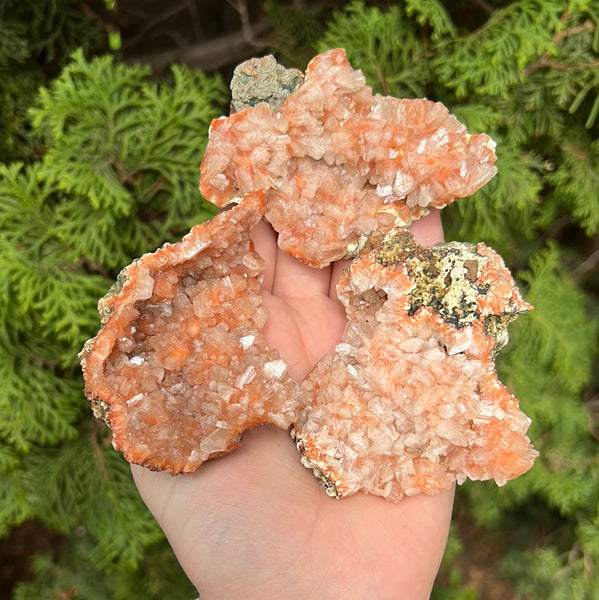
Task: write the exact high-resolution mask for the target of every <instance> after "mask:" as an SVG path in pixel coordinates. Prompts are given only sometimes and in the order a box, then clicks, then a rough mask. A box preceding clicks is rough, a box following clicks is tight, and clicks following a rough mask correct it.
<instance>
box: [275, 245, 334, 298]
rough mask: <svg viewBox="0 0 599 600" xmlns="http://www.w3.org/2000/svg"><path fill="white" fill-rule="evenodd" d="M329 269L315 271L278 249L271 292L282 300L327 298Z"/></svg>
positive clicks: (329, 280) (329, 278) (329, 282)
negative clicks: (309, 297)
mask: <svg viewBox="0 0 599 600" xmlns="http://www.w3.org/2000/svg"><path fill="white" fill-rule="evenodd" d="M330 285H331V268H330V267H325V268H324V269H315V268H313V267H309V266H307V265H305V264H303V263H302V262H300V261H299V260H297V259H296V258H294V257H293V256H291V255H289V254H287V253H286V252H283V251H282V250H280V249H279V251H278V252H277V258H276V270H275V275H274V282H273V286H272V292H273V294H275V295H276V296H280V297H284V298H298V297H305V296H315V295H318V296H328V294H329V289H330Z"/></svg>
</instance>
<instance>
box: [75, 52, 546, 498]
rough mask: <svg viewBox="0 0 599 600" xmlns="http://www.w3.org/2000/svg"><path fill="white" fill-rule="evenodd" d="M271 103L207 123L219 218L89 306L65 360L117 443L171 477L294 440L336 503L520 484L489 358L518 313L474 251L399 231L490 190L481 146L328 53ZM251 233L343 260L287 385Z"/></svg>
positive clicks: (495, 272) (524, 454)
mask: <svg viewBox="0 0 599 600" xmlns="http://www.w3.org/2000/svg"><path fill="white" fill-rule="evenodd" d="M271 62H272V61H271ZM257 64H258V66H260V65H270V66H269V67H268V68H269V69H271V71H269V74H270V73H272V72H276V69H278V67H277V66H275V67H273V65H271V64H270V62H269V61H261V62H260V63H257ZM252 68H253V67H252ZM251 71H252V69H247V70H246V72H245V73H246V75H247V73H249V72H251ZM288 75H289V77H286V81H287V80H290V79H293V80H295V79H297V78H298V77H297V75H296V73H291V74H288ZM269 76H270V75H269ZM285 85H287V83H286V84H285ZM271 92H272V90H268V91H267V92H266V95H268V96H269V97H270V96H272V97H273V98H274V97H276V98H277V103H276V106H275V105H274V103H273V106H272V107H271V106H270V105H269V104H267V103H265V102H259V103H258V104H256V106H250V107H248V108H242V109H241V110H240V111H239V112H237V113H235V114H233V115H232V116H230V117H228V118H223V119H218V120H215V121H214V122H213V124H212V126H211V131H210V141H209V144H208V148H207V151H206V155H205V158H204V160H203V163H202V167H201V172H202V179H201V189H202V191H203V193H204V195H205V196H206V197H207V198H208V199H210V200H211V201H213V202H214V203H215V204H217V205H218V206H225V205H227V204H229V203H230V202H231V201H233V202H234V203H235V204H236V205H235V206H233V208H230V209H229V210H226V211H224V212H221V213H220V214H219V215H217V216H216V217H215V218H214V219H213V220H212V221H210V222H207V223H203V224H201V225H197V226H196V227H194V228H193V229H192V230H191V232H190V233H189V234H188V235H187V236H185V237H184V238H183V240H182V241H181V242H180V243H178V244H166V245H165V246H163V247H162V248H160V249H158V250H157V251H156V252H155V253H152V254H146V255H144V256H143V257H141V258H140V259H139V260H137V261H135V262H134V263H133V264H131V265H130V266H129V267H127V268H126V269H124V271H123V272H122V274H121V276H119V279H118V281H117V284H116V285H115V287H114V289H112V290H111V291H110V292H109V293H108V295H107V296H106V297H105V298H103V299H102V300H101V301H100V304H99V310H100V314H101V317H102V328H101V330H100V331H99V332H98V335H97V336H96V337H95V338H93V339H91V340H89V341H88V342H87V344H86V346H85V347H84V349H83V350H82V352H81V361H82V367H83V372H84V378H85V384H86V388H85V393H86V395H87V397H88V398H89V400H90V402H91V405H92V408H93V411H94V413H95V415H96V416H97V417H98V418H100V419H102V420H104V421H105V422H106V423H107V424H108V425H109V426H110V427H111V429H112V435H113V445H114V446H115V448H117V449H119V450H121V451H122V452H123V454H124V456H125V458H126V459H127V460H129V461H130V462H134V463H139V464H142V465H145V466H147V467H149V468H153V469H163V470H167V471H169V472H171V473H173V474H176V473H188V472H191V471H193V470H194V469H196V468H197V467H198V466H199V465H200V464H201V463H202V462H204V461H206V460H208V459H211V458H215V457H218V456H221V455H223V454H225V453H227V452H229V451H230V450H232V449H234V448H235V447H236V446H237V445H238V444H239V442H240V438H241V435H242V433H243V431H245V430H246V429H249V428H252V427H255V426H257V425H261V424H266V423H270V424H274V425H276V426H278V427H281V428H284V429H288V428H290V429H291V432H292V436H293V438H294V439H295V442H296V444H297V447H298V449H299V450H300V452H301V456H302V462H303V463H304V465H305V466H307V467H309V468H311V469H312V470H313V472H314V474H315V475H316V476H317V477H318V478H319V479H320V480H321V481H322V482H323V483H324V485H325V487H326V490H327V492H328V493H329V494H330V495H332V496H336V497H341V496H347V495H350V494H353V493H355V492H357V491H359V490H362V491H365V492H368V493H372V494H378V495H381V496H384V497H386V498H388V499H391V500H398V499H400V498H401V497H403V496H404V495H411V494H416V493H421V492H424V493H437V492H440V491H442V490H444V489H447V488H448V487H449V486H451V485H452V483H453V482H454V481H458V482H462V481H463V480H464V479H465V478H466V477H469V478H471V479H495V480H496V481H497V483H498V484H503V483H504V482H505V481H506V480H508V479H511V478H514V477H517V476H518V475H520V474H521V473H523V472H525V471H526V470H527V469H529V468H530V466H531V465H532V463H533V461H534V458H535V456H536V454H537V453H536V452H535V451H534V450H533V448H532V446H531V444H530V441H529V440H528V438H527V437H526V430H527V428H528V425H529V419H528V417H526V416H525V415H524V414H523V413H522V412H521V411H520V410H519V408H518V402H517V400H516V398H514V397H513V396H512V395H511V394H510V393H509V392H508V390H507V389H506V388H505V386H503V385H502V384H501V383H500V382H499V381H498V379H497V374H496V371H495V367H494V362H493V359H494V356H495V354H496V352H497V351H498V350H499V349H500V348H501V347H503V346H504V345H505V343H506V342H507V326H508V324H509V322H510V321H511V320H513V319H514V318H515V317H516V316H517V315H518V313H520V312H523V311H525V310H528V309H530V306H529V305H528V304H527V303H526V302H524V301H523V299H522V297H521V296H520V293H519V292H518V290H517V288H516V287H515V284H514V281H513V279H512V277H511V275H510V273H509V271H508V270H507V269H506V267H505V265H504V264H503V261H502V260H501V258H500V257H499V256H498V255H497V254H496V253H495V252H494V251H493V250H491V249H490V248H487V247H485V246H484V245H483V244H478V245H476V246H472V245H468V244H460V243H450V244H440V245H437V246H435V247H433V248H425V247H423V246H420V245H419V244H417V243H416V242H415V241H414V240H413V239H412V237H411V234H410V233H409V232H408V231H407V230H406V229H405V228H404V226H405V225H407V224H409V223H410V222H411V221H413V220H414V219H417V218H419V217H420V216H422V215H424V214H426V213H427V211H428V210H429V208H430V207H437V208H441V207H443V206H445V205H446V204H448V203H449V202H451V201H452V200H453V199H455V198H458V197H462V196H466V195H469V194H471V193H472V192H474V191H475V190H476V189H477V188H478V187H480V186H481V185H482V184H484V183H485V182H486V181H487V180H488V179H489V178H490V177H492V176H493V174H494V172H495V167H494V166H493V162H494V159H495V155H494V153H493V143H492V142H491V140H490V139H489V138H488V137H487V136H484V135H478V136H471V135H469V134H468V133H467V132H466V130H465V128H464V127H463V125H461V124H459V123H458V121H457V120H456V119H455V118H454V117H453V116H451V115H449V113H448V112H447V109H446V108H445V107H444V106H442V105H441V104H438V103H432V102H429V101H427V100H396V99H393V98H385V97H381V96H376V95H373V94H372V91H371V90H370V88H368V87H367V86H365V85H364V78H363V76H362V74H361V73H360V72H359V71H353V70H352V69H351V67H350V65H349V64H348V62H347V59H346V57H345V53H344V51H343V50H332V51H330V52H326V53H324V54H323V55H320V56H318V57H316V58H315V59H314V60H313V61H312V62H311V63H310V65H309V67H308V71H307V73H306V76H305V79H304V80H303V81H302V83H300V84H299V87H297V89H295V91H290V95H289V96H288V97H287V98H286V99H285V100H283V101H282V104H281V103H280V98H279V97H278V92H277V91H276V90H275V93H274V94H272V93H271ZM283 95H286V94H283ZM262 218H266V219H267V220H268V221H269V222H270V223H271V224H272V226H273V227H274V228H275V230H277V232H278V234H279V235H278V242H279V245H280V247H281V248H282V249H283V250H286V251H287V252H289V253H291V254H292V255H293V256H295V257H297V258H299V259H300V260H302V261H303V262H305V263H307V264H309V265H312V266H317V267H321V266H324V265H327V264H329V263H330V262H331V261H334V260H337V259H339V258H342V257H347V256H352V257H353V261H352V262H351V264H350V265H349V266H348V267H347V269H346V270H345V271H344V272H343V274H342V275H341V277H340V280H339V282H338V286H337V292H338V296H339V299H340V301H341V302H342V304H343V306H344V308H345V311H346V315H347V325H346V328H345V332H344V334H343V338H342V340H341V341H340V343H339V344H338V346H337V348H336V351H335V353H334V354H333V355H332V356H325V357H324V358H322V359H321V360H320V362H319V363H318V364H317V365H316V366H315V367H314V369H313V370H312V372H310V373H309V374H308V375H307V377H306V378H305V380H304V381H303V382H296V381H294V380H292V378H291V377H290V376H289V374H288V372H287V365H286V363H285V362H284V360H283V359H282V358H281V356H280V355H279V353H278V351H277V350H276V349H274V348H269V346H268V345H267V343H266V341H265V338H264V336H263V327H264V324H265V322H266V319H267V316H268V315H267V313H266V310H265V308H264V306H263V305H262V302H261V297H260V287H261V282H262V274H263V269H264V264H263V261H262V259H261V257H260V256H259V255H258V254H257V253H256V252H255V250H254V249H253V245H252V242H251V238H250V232H251V230H252V228H253V227H254V226H255V225H256V224H257V223H258V222H259V221H260V220H261V219H262Z"/></svg>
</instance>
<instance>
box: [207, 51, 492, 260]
mask: <svg viewBox="0 0 599 600" xmlns="http://www.w3.org/2000/svg"><path fill="white" fill-rule="evenodd" d="M494 147H495V144H494V142H493V141H492V140H491V139H490V138H489V137H488V136H486V135H485V134H479V135H470V134H469V133H468V132H467V130H466V127H465V126H464V125H463V124H461V123H460V122H459V121H458V120H457V119H456V118H455V117H454V116H453V115H451V114H450V113H449V111H448V110H447V108H446V107H445V106H444V105H443V104H441V103H439V102H431V101H429V100H425V99H416V100H410V99H397V98H392V97H388V96H381V95H378V94H373V93H372V89H371V88H370V87H368V86H367V85H366V84H365V80H364V76H363V74H362V72H361V71H354V70H353V69H352V67H351V65H350V64H349V62H348V61H347V57H346V55H345V51H344V50H342V49H335V50H330V51H328V52H325V53H324V54H321V55H319V56H317V57H316V58H315V59H313V60H312V61H311V62H310V64H309V65H308V68H307V70H306V76H305V79H304V81H303V82H302V83H301V84H300V85H299V86H298V87H297V89H296V90H295V91H294V92H293V93H292V94H291V95H290V96H288V97H287V99H286V100H284V102H283V103H282V105H281V106H280V108H279V109H278V110H273V109H272V108H271V106H270V105H269V104H268V103H266V102H261V103H259V104H257V105H256V106H253V107H248V108H245V109H243V110H241V111H240V112H237V113H234V114H233V115H231V116H230V117H227V118H223V119H217V120H215V121H213V123H212V125H211V128H210V139H209V143H208V148H207V150H206V154H205V155H204V159H203V161H202V166H201V173H202V177H201V183H200V188H201V190H202V193H203V194H204V196H205V197H206V198H208V199H210V200H211V201H212V202H214V203H215V204H217V205H218V206H226V205H227V204H229V203H230V202H231V201H233V200H235V199H236V198H239V197H242V196H243V195H244V194H246V193H248V192H251V191H253V190H256V189H263V190H265V191H266V192H267V211H266V218H267V220H268V221H269V222H270V223H271V224H272V226H273V227H274V229H275V230H276V231H277V232H278V233H279V245H280V247H281V248H282V249H283V250H285V251H286V252H288V253H290V254H292V255H293V256H295V257H296V258H299V259H300V260H302V261H303V262H305V263H307V264H310V265H313V266H316V267H322V266H324V265H326V264H328V263H330V262H331V261H334V260H337V259H340V258H342V257H344V256H347V255H348V254H350V253H351V247H352V245H353V244H354V243H355V242H356V241H357V240H358V239H359V238H360V236H361V235H362V234H364V233H368V232H370V231H373V230H376V229H379V228H381V227H386V226H392V225H408V224H409V223H411V222H412V221H413V220H415V219H418V218H419V217H421V216H423V215H425V214H426V213H427V212H428V210H429V208H430V207H435V208H442V207H444V206H446V205H447V204H449V203H450V202H452V201H453V200H455V199H456V198H463V197H465V196H469V195H471V194H472V193H474V192H475V191H476V190H477V189H478V188H480V187H481V186H482V185H483V184H485V183H486V182H487V181H488V180H489V179H491V178H492V177H493V175H494V174H495V172H496V169H495V167H494V166H493V163H494V162H495V153H494Z"/></svg>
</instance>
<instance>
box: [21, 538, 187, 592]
mask: <svg viewBox="0 0 599 600" xmlns="http://www.w3.org/2000/svg"><path fill="white" fill-rule="evenodd" d="M96 554H97V553H96V551H95V549H94V546H93V540H92V539H91V538H90V536H89V535H88V534H87V532H85V530H78V531H77V532H76V533H75V534H74V535H73V536H72V537H71V538H69V539H68V545H67V549H66V551H64V552H63V553H62V554H61V557H60V560H58V561H56V560H55V559H54V558H53V557H52V556H50V555H48V554H40V555H38V556H36V557H35V558H34V560H33V562H32V570H33V572H34V575H35V580H34V581H32V582H27V583H25V582H21V583H19V584H18V585H17V586H16V589H15V590H14V592H13V600H56V599H57V598H72V599H73V600H147V599H148V598H168V599H169V600H190V598H195V597H196V596H197V593H196V592H195V590H194V589H193V587H192V586H191V584H190V583H189V581H188V580H187V578H186V577H185V575H184V573H183V572H182V571H181V567H179V564H178V563H177V561H176V560H175V558H174V556H173V554H172V552H170V551H169V550H168V548H167V547H165V546H164V544H155V545H152V546H148V547H146V549H145V552H144V557H143V560H142V563H141V564H140V566H139V567H138V568H136V569H131V568H121V569H119V570H118V571H113V572H111V573H106V572H104V571H102V570H100V569H98V568H97V565H95V564H94V557H95V555H96Z"/></svg>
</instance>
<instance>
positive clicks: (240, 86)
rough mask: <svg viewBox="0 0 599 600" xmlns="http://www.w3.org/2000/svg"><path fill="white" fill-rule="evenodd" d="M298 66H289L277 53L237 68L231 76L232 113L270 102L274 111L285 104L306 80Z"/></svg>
mask: <svg viewBox="0 0 599 600" xmlns="http://www.w3.org/2000/svg"><path fill="white" fill-rule="evenodd" d="M303 79H304V76H303V74H302V72H301V71H298V70H297V69H286V68H285V67H283V66H282V65H280V64H278V63H277V61H276V59H275V58H274V56H270V55H268V56H264V57H263V58H252V59H250V60H246V61H245V62H243V63H241V64H240V65H238V66H237V67H236V68H235V71H234V72H233V78H232V79H231V96H232V97H231V112H232V113H233V112H239V111H241V110H244V109H245V108H249V107H251V106H256V104H259V103H260V102H266V103H267V104H268V105H269V106H270V108H271V109H272V110H279V108H280V107H281V104H283V102H284V101H285V100H286V98H287V97H288V96H290V95H291V94H292V93H293V92H294V91H295V90H296V89H297V87H298V86H299V84H300V83H301V82H302V81H303Z"/></svg>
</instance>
